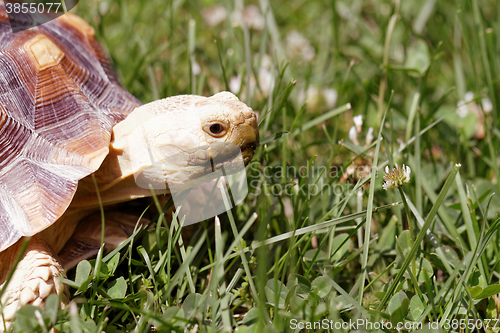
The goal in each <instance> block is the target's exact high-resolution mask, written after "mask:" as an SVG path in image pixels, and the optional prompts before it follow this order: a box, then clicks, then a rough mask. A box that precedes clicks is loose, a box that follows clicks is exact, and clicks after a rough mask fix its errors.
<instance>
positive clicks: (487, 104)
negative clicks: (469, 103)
mask: <svg viewBox="0 0 500 333" xmlns="http://www.w3.org/2000/svg"><path fill="white" fill-rule="evenodd" d="M481 104H482V105H483V110H484V112H486V113H489V112H491V111H493V103H492V102H491V99H489V98H488V97H485V98H483V99H482V100H481Z"/></svg>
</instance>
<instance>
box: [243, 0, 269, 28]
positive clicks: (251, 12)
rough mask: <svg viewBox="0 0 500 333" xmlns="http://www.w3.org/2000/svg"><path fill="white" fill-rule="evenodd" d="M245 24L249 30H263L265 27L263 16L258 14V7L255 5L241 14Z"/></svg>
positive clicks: (248, 7)
mask: <svg viewBox="0 0 500 333" xmlns="http://www.w3.org/2000/svg"><path fill="white" fill-rule="evenodd" d="M242 16H243V19H244V20H245V23H246V24H247V26H248V27H249V28H250V29H254V30H264V27H265V25H266V20H265V19H264V16H262V14H261V13H260V9H259V7H257V6H255V5H249V6H247V7H246V8H245V9H244V10H243V13H242Z"/></svg>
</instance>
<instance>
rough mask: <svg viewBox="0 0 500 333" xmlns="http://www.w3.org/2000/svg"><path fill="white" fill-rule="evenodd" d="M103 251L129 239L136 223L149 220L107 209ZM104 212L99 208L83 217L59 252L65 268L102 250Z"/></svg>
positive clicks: (138, 224) (141, 225)
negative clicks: (99, 210) (102, 214)
mask: <svg viewBox="0 0 500 333" xmlns="http://www.w3.org/2000/svg"><path fill="white" fill-rule="evenodd" d="M105 217H106V218H105V233H104V251H105V252H106V253H107V252H110V251H112V250H114V249H115V248H116V247H118V246H119V245H120V244H121V243H122V242H124V241H126V240H127V239H128V238H129V237H130V236H131V235H132V234H133V232H134V229H135V228H136V227H145V226H147V225H148V224H149V220H148V219H146V218H142V219H141V220H140V221H139V222H138V216H137V215H132V214H126V213H121V212H117V211H107V212H106V215H105ZM101 230H102V220H101V213H100V212H97V213H95V214H92V215H90V216H87V217H86V218H84V219H82V220H81V221H80V222H79V223H78V226H77V228H76V229H75V232H74V233H73V235H72V236H71V238H70V239H69V240H68V242H67V243H66V245H65V246H64V247H63V249H62V250H61V251H59V253H58V257H59V262H60V263H61V265H62V267H63V268H64V269H70V268H72V267H74V266H76V265H77V264H78V263H79V262H80V261H82V260H84V259H87V258H89V257H91V256H93V255H95V254H97V252H99V249H100V248H101V237H102V233H101Z"/></svg>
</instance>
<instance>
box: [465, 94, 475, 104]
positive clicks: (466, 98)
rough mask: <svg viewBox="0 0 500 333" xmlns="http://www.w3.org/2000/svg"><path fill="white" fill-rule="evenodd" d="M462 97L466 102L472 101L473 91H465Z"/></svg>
mask: <svg viewBox="0 0 500 333" xmlns="http://www.w3.org/2000/svg"><path fill="white" fill-rule="evenodd" d="M464 99H465V102H466V103H469V102H472V100H473V99H474V93H473V92H472V91H468V92H466V93H465V96H464Z"/></svg>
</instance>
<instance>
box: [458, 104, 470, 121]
mask: <svg viewBox="0 0 500 333" xmlns="http://www.w3.org/2000/svg"><path fill="white" fill-rule="evenodd" d="M468 113H469V107H468V106H467V104H466V103H465V102H464V101H458V103H457V114H458V116H459V117H460V118H465V117H466V116H467V114H468Z"/></svg>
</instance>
